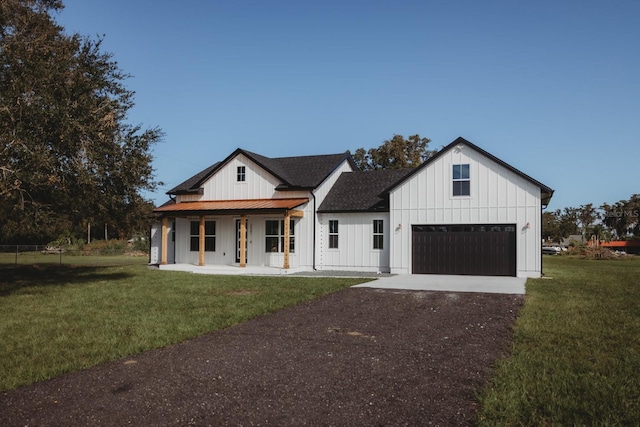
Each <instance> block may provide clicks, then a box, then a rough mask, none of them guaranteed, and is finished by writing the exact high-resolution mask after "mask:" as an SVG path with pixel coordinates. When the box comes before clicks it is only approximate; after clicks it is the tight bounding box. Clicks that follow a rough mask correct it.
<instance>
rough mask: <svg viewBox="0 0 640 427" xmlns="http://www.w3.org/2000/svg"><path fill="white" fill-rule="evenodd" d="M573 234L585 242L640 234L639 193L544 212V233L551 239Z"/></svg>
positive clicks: (634, 236)
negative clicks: (620, 198) (623, 197)
mask: <svg viewBox="0 0 640 427" xmlns="http://www.w3.org/2000/svg"><path fill="white" fill-rule="evenodd" d="M571 235H580V236H582V239H583V240H584V241H587V240H589V239H591V238H596V239H598V240H628V239H632V238H637V237H640V194H633V195H632V196H631V197H630V198H629V199H628V200H620V201H618V202H615V203H613V204H608V203H603V204H602V205H600V206H599V207H597V206H594V205H593V203H588V204H586V205H581V206H580V207H577V208H575V207H566V208H564V209H557V210H555V211H549V212H544V213H543V214H542V236H543V238H544V239H545V240H547V241H550V242H560V241H562V239H564V238H567V237H569V236H571Z"/></svg>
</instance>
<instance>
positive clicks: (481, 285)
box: [354, 274, 527, 295]
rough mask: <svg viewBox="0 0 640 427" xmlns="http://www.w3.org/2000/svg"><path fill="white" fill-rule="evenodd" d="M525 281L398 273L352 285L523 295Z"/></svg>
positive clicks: (520, 279) (519, 279) (515, 278)
mask: <svg viewBox="0 0 640 427" xmlns="http://www.w3.org/2000/svg"><path fill="white" fill-rule="evenodd" d="M526 281H527V279H526V278H520V277H494V276H444V275H435V274H399V275H395V276H388V277H380V278H378V279H376V280H374V281H372V282H367V283H363V284H361V285H356V286H354V287H355V288H381V289H403V290H415V291H447V292H481V293H491V294H516V295H524V293H525V283H526Z"/></svg>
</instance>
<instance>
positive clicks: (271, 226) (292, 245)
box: [264, 219, 296, 253]
mask: <svg viewBox="0 0 640 427" xmlns="http://www.w3.org/2000/svg"><path fill="white" fill-rule="evenodd" d="M264 234H265V251H266V252H284V220H283V219H281V220H267V221H265V232H264ZM295 249H296V237H295V222H294V220H290V221H289V252H290V253H294V252H295Z"/></svg>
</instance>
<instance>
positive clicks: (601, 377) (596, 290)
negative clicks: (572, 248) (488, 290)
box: [478, 256, 640, 426]
mask: <svg viewBox="0 0 640 427" xmlns="http://www.w3.org/2000/svg"><path fill="white" fill-rule="evenodd" d="M544 261H545V271H546V275H547V276H548V277H552V278H553V279H552V280H550V279H539V280H529V282H528V283H527V295H526V304H525V306H524V308H523V309H522V311H521V313H520V317H519V318H518V320H517V321H516V324H515V330H514V342H513V347H512V349H511V355H510V357H508V358H506V359H503V360H502V361H500V362H499V363H498V365H497V368H496V373H495V377H494V379H493V381H492V382H491V384H490V386H488V387H487V388H486V389H485V390H484V391H483V392H482V394H481V396H480V397H479V401H480V404H481V408H482V409H481V411H480V413H479V417H478V425H480V426H497V425H500V426H555V425H564V426H577V425H590V426H591V425H601V426H607V425H610V426H614V425H640V259H634V260H627V261H620V260H608V261H607V260H595V261H588V260H582V259H577V258H571V257H565V256H560V257H545V259H544Z"/></svg>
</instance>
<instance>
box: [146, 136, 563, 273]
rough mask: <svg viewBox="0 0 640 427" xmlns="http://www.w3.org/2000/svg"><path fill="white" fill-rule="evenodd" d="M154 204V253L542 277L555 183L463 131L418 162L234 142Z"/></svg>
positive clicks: (221, 261)
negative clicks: (391, 166) (360, 161)
mask: <svg viewBox="0 0 640 427" xmlns="http://www.w3.org/2000/svg"><path fill="white" fill-rule="evenodd" d="M167 194H169V196H170V200H169V201H168V202H167V203H165V204H164V205H162V206H160V207H158V208H156V209H155V213H156V214H157V215H158V222H157V223H156V224H155V225H154V226H153V227H152V229H151V256H150V258H151V259H150V261H151V263H152V264H159V265H160V268H161V269H162V268H170V267H171V265H173V264H182V265H185V264H186V265H191V266H193V268H194V269H198V268H203V269H204V268H207V266H216V265H224V266H231V267H232V268H239V269H240V268H244V267H247V266H264V267H273V268H279V269H282V271H283V272H293V271H305V270H306V271H308V270H352V271H372V272H377V271H380V272H391V273H396V274H465V275H488V276H494V275H495V276H517V277H539V276H540V275H541V269H542V248H541V241H542V229H541V227H542V222H541V218H542V209H543V208H544V207H546V205H547V204H548V203H549V200H550V199H551V197H552V195H553V190H552V189H551V188H549V187H547V186H546V185H543V184H542V183H540V182H538V181H536V180H535V179H533V178H531V177H530V176H528V175H525V174H524V173H522V172H520V171H519V170H518V169H516V168H514V167H513V166H510V165H508V164H507V163H505V162H503V161H502V160H500V159H498V158H497V157H495V156H493V155H491V154H489V153H487V152H486V151H484V150H482V149H481V148H479V147H477V146H476V145H474V144H472V143H471V142H469V141H467V140H465V139H463V138H458V139H456V140H455V141H453V142H452V143H451V144H449V145H447V146H446V147H444V148H442V149H441V150H440V151H439V152H438V153H437V154H436V155H435V156H433V157H432V158H430V159H429V160H427V161H426V162H425V163H423V164H422V165H420V166H419V167H417V168H415V169H408V170H406V169H405V170H373V171H358V170H357V168H356V166H355V163H354V162H353V159H352V158H351V155H350V154H349V152H346V153H341V154H331V155H318V156H302V157H282V158H268V157H264V156H261V155H259V154H255V153H251V152H249V151H246V150H242V149H237V150H236V151H234V152H233V153H231V154H230V155H229V156H228V157H227V158H226V159H224V160H222V161H221V162H218V163H216V164H214V165H212V166H210V167H209V168H207V169H205V170H203V171H201V172H199V173H198V174H196V175H194V176H193V177H191V178H189V179H188V180H186V181H185V182H183V183H182V184H180V185H178V186H177V187H175V188H173V189H172V190H170V191H169V192H168V193H167Z"/></svg>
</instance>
